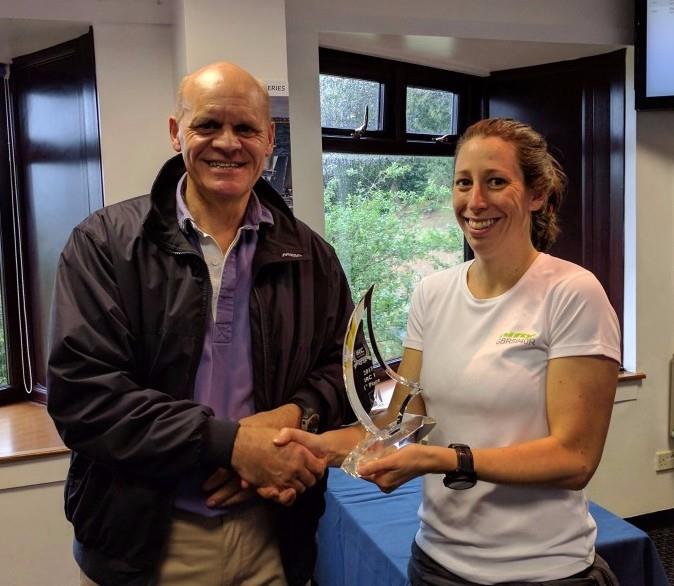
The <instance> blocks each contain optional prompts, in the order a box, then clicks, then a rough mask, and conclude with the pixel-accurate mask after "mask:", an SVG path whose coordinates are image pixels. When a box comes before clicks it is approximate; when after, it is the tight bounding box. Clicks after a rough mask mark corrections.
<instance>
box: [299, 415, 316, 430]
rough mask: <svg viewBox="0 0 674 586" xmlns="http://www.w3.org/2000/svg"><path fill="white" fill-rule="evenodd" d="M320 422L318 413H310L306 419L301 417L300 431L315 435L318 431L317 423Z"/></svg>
mask: <svg viewBox="0 0 674 586" xmlns="http://www.w3.org/2000/svg"><path fill="white" fill-rule="evenodd" d="M319 420H320V416H319V415H318V413H312V414H311V415H309V416H308V417H307V416H305V417H302V422H301V425H300V427H301V429H302V430H304V431H308V432H310V433H316V432H317V431H318V423H319Z"/></svg>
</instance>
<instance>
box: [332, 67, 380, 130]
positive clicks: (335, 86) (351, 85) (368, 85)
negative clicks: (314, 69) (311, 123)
mask: <svg viewBox="0 0 674 586" xmlns="http://www.w3.org/2000/svg"><path fill="white" fill-rule="evenodd" d="M320 79H321V82H320V83H321V126H323V127H324V128H344V129H350V130H353V129H355V128H358V127H359V126H360V125H362V124H363V119H364V116H365V106H366V105H367V106H369V113H368V125H367V128H368V130H381V125H380V123H379V95H380V93H381V92H380V89H381V84H380V83H379V82H377V81H367V80H363V79H354V78H351V77H339V76H336V75H321V78H320Z"/></svg>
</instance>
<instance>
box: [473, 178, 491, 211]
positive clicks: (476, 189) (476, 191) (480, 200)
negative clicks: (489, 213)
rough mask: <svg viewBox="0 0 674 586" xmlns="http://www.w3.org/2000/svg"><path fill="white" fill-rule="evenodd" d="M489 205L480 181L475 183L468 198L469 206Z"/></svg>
mask: <svg viewBox="0 0 674 586" xmlns="http://www.w3.org/2000/svg"><path fill="white" fill-rule="evenodd" d="M487 206H488V203H487V198H486V197H485V192H484V189H483V187H482V186H481V185H480V184H479V183H474V184H473V186H472V188H471V190H470V194H469V198H468V207H470V208H473V209H483V208H486V207H487Z"/></svg>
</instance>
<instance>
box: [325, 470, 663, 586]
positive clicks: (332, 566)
mask: <svg viewBox="0 0 674 586" xmlns="http://www.w3.org/2000/svg"><path fill="white" fill-rule="evenodd" d="M420 499H421V480H420V479H415V480H413V481H411V482H408V483H407V484H404V485H403V486H401V487H400V488H399V489H398V490H396V491H394V492H392V493H391V494H388V495H386V494H383V493H381V492H380V491H379V489H378V488H377V487H376V486H374V485H373V484H370V483H369V482H365V481H363V480H357V479H354V478H351V477H349V476H347V475H346V474H344V473H343V472H342V471H341V470H331V471H330V478H329V479H328V491H327V493H326V510H325V514H324V515H323V517H322V519H321V522H320V526H319V530H318V548H319V552H318V562H317V564H316V573H315V577H316V581H317V582H318V584H319V586H361V585H363V586H403V585H404V584H405V583H406V576H407V560H408V559H409V556H410V546H411V544H412V539H414V535H415V534H416V531H417V528H418V525H419V520H418V518H417V509H418V507H419V502H420ZM590 511H591V513H592V516H593V517H594V519H595V521H596V522H597V551H598V552H599V555H601V556H602V557H603V558H604V559H605V560H606V561H607V562H608V563H609V564H610V566H611V568H612V569H613V571H614V572H615V573H616V575H617V576H618V578H619V579H620V582H621V584H622V586H668V582H667V577H666V575H665V572H664V570H663V568H662V564H661V562H660V559H659V558H658V554H657V552H656V550H655V546H654V545H653V542H652V541H651V540H650V538H649V537H648V535H647V534H646V533H644V532H643V531H642V530H641V529H638V528H637V527H635V526H634V525H631V524H630V523H628V522H627V521H624V520H623V519H621V518H620V517H617V516H616V515H614V514H613V513H610V512H609V511H607V510H606V509H603V508H601V507H600V506H598V505H596V504H594V503H591V504H590Z"/></svg>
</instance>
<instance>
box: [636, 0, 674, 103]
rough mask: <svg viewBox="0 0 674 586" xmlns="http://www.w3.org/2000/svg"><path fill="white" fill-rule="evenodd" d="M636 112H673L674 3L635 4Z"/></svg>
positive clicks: (639, 0)
mask: <svg viewBox="0 0 674 586" xmlns="http://www.w3.org/2000/svg"><path fill="white" fill-rule="evenodd" d="M635 23H636V30H635V91H636V107H637V110H659V109H674V2H672V0H636V4H635Z"/></svg>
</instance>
